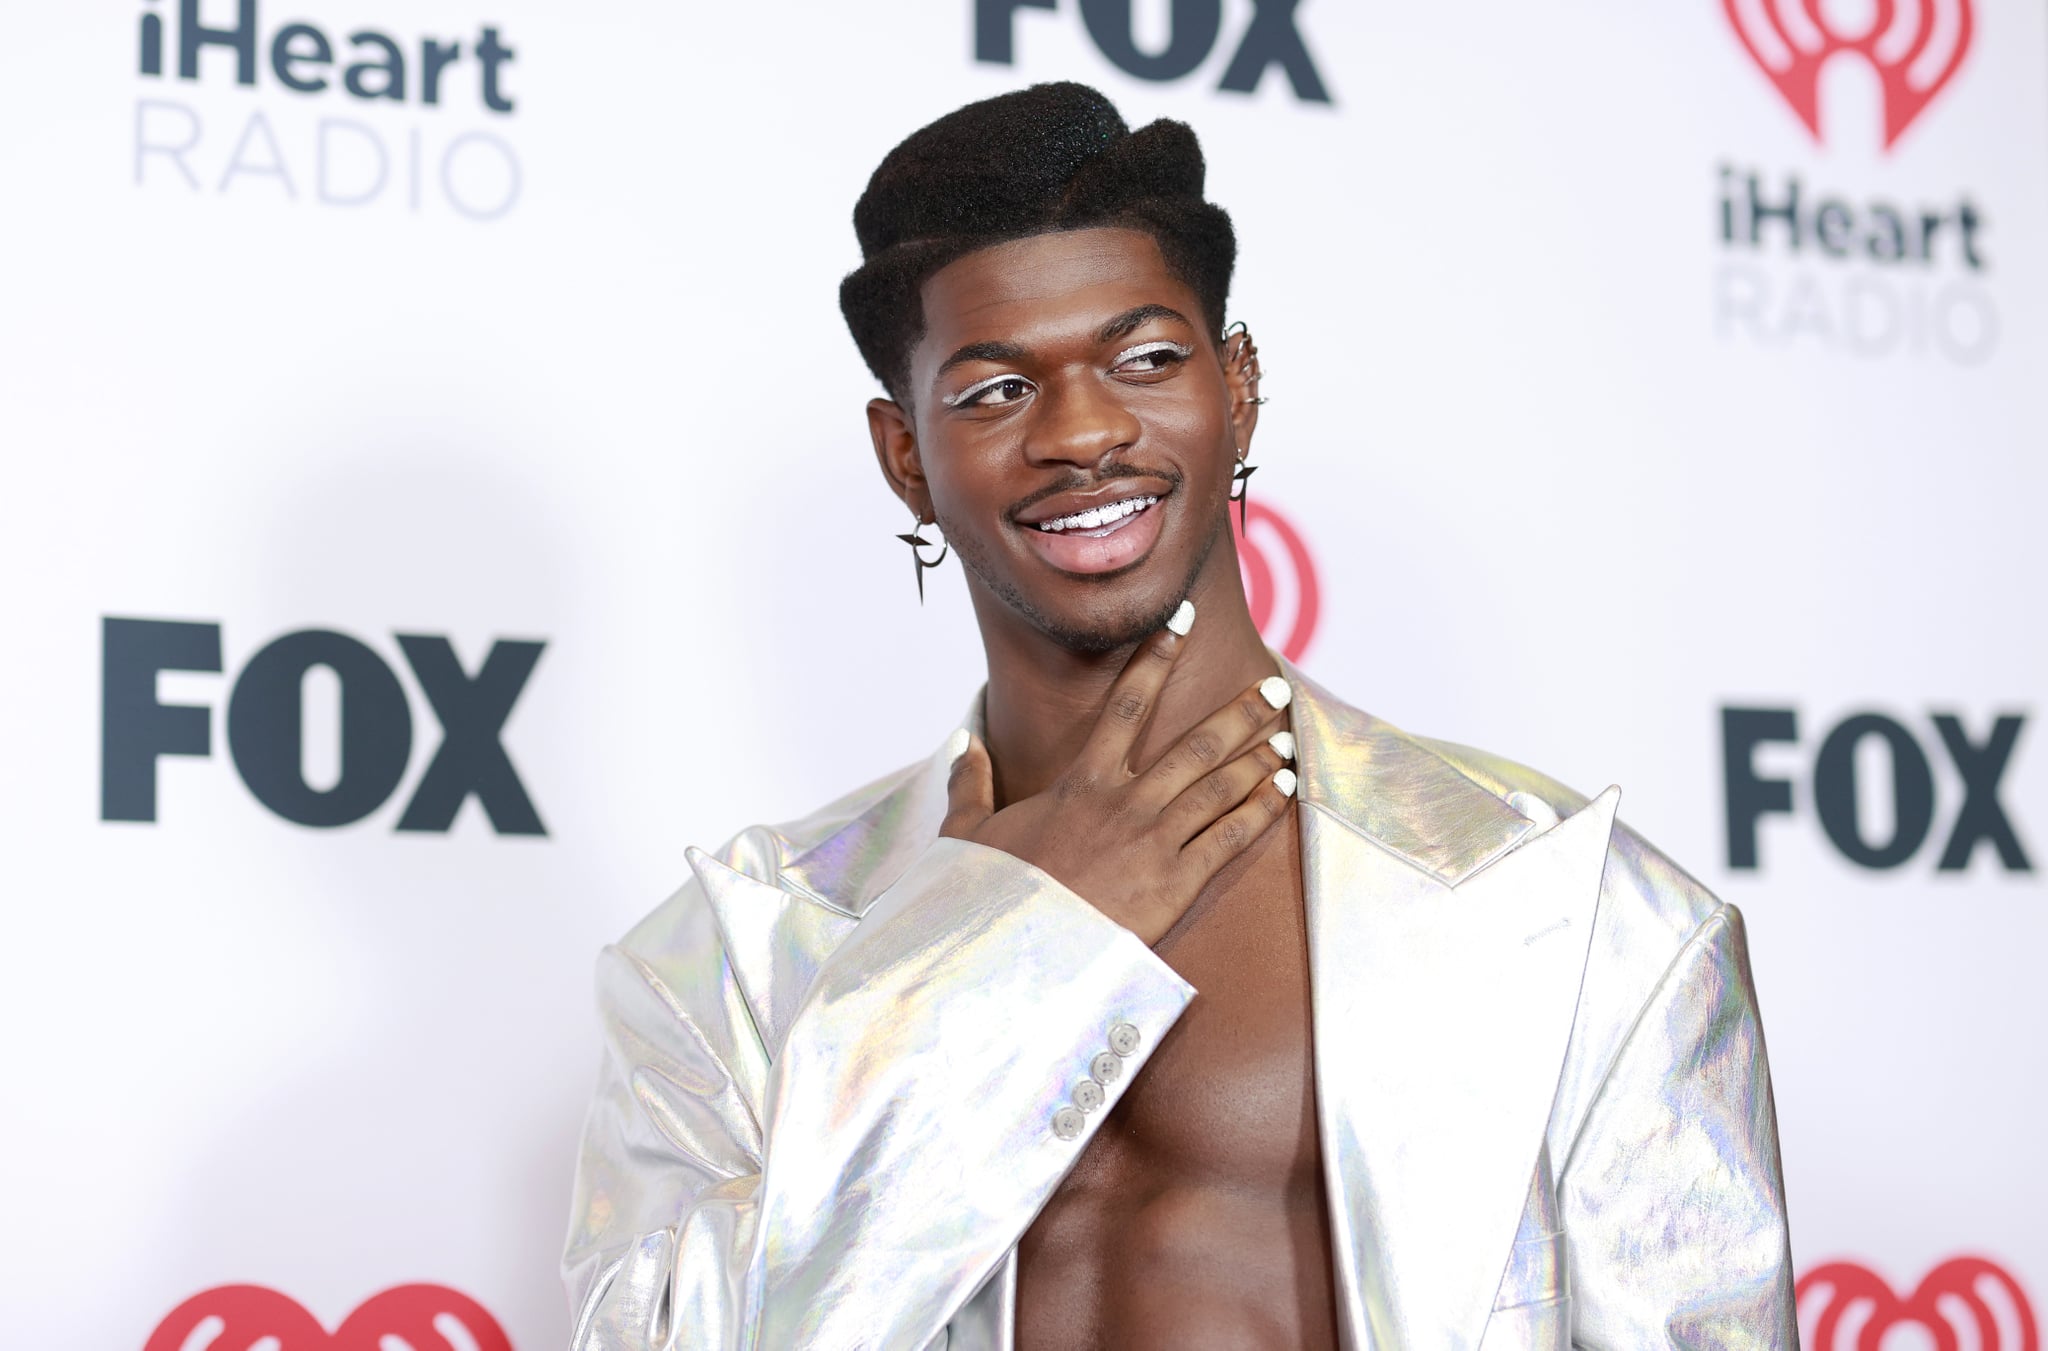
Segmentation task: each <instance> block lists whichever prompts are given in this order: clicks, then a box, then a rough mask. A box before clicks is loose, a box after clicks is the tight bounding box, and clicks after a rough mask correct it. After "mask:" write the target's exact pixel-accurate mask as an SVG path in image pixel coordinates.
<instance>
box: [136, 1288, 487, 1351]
mask: <svg viewBox="0 0 2048 1351" xmlns="http://www.w3.org/2000/svg"><path fill="white" fill-rule="evenodd" d="M209 1323H211V1324H212V1326H211V1327H210V1328H209V1327H207V1326H205V1325H207V1324H209ZM195 1333H197V1334H198V1338H197V1340H194V1334H195ZM387 1336H395V1337H399V1338H402V1339H404V1341H405V1343H406V1344H407V1345H408V1346H410V1347H412V1348H413V1351H512V1339H511V1338H509V1337H507V1336H506V1335H505V1330H504V1329H503V1328H501V1327H499V1326H498V1320H497V1319H495V1318H493V1317H491V1314H490V1311H489V1310H488V1309H486V1308H484V1306H483V1305H481V1304H479V1303H477V1302H476V1301H475V1300H473V1299H471V1298H470V1297H469V1296H468V1295H465V1294H463V1293H462V1292H461V1291H459V1290H450V1289H449V1288H448V1287H447V1286H445V1285H398V1286H393V1287H392V1288H391V1289H389V1290H386V1291H384V1292H383V1293H381V1294H376V1295H372V1296H370V1297H369V1298H368V1299H366V1300H364V1301H363V1302H362V1303H361V1304H358V1305H357V1306H356V1308H355V1312H354V1313H351V1314H350V1315H349V1316H348V1317H347V1318H344V1319H343V1320H342V1321H341V1326H340V1327H338V1328H336V1329H335V1330H334V1331H333V1333H331V1334H330V1333H329V1332H328V1331H327V1329H326V1328H323V1327H321V1326H320V1320H319V1319H317V1318H315V1317H313V1315H312V1314H310V1313H307V1312H306V1308H305V1306H304V1305H303V1304H300V1303H299V1302H298V1301H297V1300H295V1299H293V1298H292V1297H291V1296H290V1295H286V1294H281V1293H279V1292H278V1291H276V1290H271V1289H269V1288H267V1287H265V1286H261V1285H217V1286H215V1287H214V1288H213V1289H211V1290H202V1291H200V1292H199V1293H198V1294H196V1295H194V1296H192V1298H190V1299H188V1300H186V1301H185V1302H184V1303H183V1304H180V1305H179V1306H178V1307H177V1308H175V1309H173V1310H171V1311H170V1312H169V1313H168V1314H165V1315H164V1320H163V1321H162V1322H161V1323H158V1324H157V1325H156V1331H154V1332H152V1333H150V1334H149V1340H148V1341H147V1342H145V1343H143V1347H142V1351H249V1348H250V1347H251V1346H253V1345H255V1344H256V1343H257V1342H258V1341H261V1340H262V1339H263V1338H265V1337H274V1338H276V1339H277V1348H278V1351H380V1347H379V1343H380V1342H381V1341H382V1339H383V1338H385V1337H387Z"/></svg>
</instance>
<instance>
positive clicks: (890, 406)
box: [868, 399, 932, 521]
mask: <svg viewBox="0 0 2048 1351" xmlns="http://www.w3.org/2000/svg"><path fill="white" fill-rule="evenodd" d="M868 435H869V436H871V437H873V438H874V442H875V462H876V463H877V464H879V465H881V466H882V477H883V478H885V479H887V480H889V491H890V492H893V493H895V494H896V496H897V497H899V498H901V499H902V501H903V505H904V506H906V507H909V508H910V509H911V511H912V512H914V513H915V514H916V516H917V519H918V520H920V521H922V520H924V518H925V517H927V516H929V515H930V514H931V504H932V495H931V489H930V488H929V487H927V486H926V484H925V481H924V461H923V460H922V459H921V458H920V457H919V456H918V453H917V431H916V429H915V428H913V427H912V426H911V425H910V415H909V414H908V413H906V412H904V411H903V408H902V405H900V404H898V403H897V402H896V401H895V400H893V399H869V400H868Z"/></svg>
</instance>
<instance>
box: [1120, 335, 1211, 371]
mask: <svg viewBox="0 0 2048 1351" xmlns="http://www.w3.org/2000/svg"><path fill="white" fill-rule="evenodd" d="M1154 352H1171V353H1173V354H1174V355H1175V356H1177V357H1180V358H1181V359H1182V360H1186V359H1187V358H1188V357H1191V356H1193V355H1194V354H1195V349H1194V348H1192V347H1190V346H1188V345H1187V344H1186V343H1182V342H1166V341H1163V340H1162V341H1160V342H1141V343H1139V344H1138V345H1137V346H1136V347H1126V348H1125V349H1124V350H1123V351H1121V352H1118V353H1117V354H1116V360H1115V361H1112V362H1110V363H1109V364H1110V366H1111V367H1112V368H1114V367H1117V366H1121V365H1123V364H1124V363H1125V362H1126V361H1135V360H1137V359H1138V358H1139V357H1146V356H1151V355H1152V354H1153V353H1154Z"/></svg>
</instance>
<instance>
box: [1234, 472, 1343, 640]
mask: <svg viewBox="0 0 2048 1351" xmlns="http://www.w3.org/2000/svg"><path fill="white" fill-rule="evenodd" d="M1240 522H1242V524H1241V523H1240ZM1247 530H1250V531H1252V532H1254V534H1247V533H1246V531H1247ZM1230 531H1231V534H1233V535H1234V536H1236V538H1237V564H1238V572H1239V573H1240V575H1242V576H1243V578H1244V594H1245V601H1246V603H1247V604H1248V605H1249V606H1250V607H1251V612H1252V626H1253V627H1254V628H1256V629H1258V631H1259V636H1260V637H1262V638H1264V639H1265V640H1266V641H1267V642H1269V643H1271V644H1272V645H1273V646H1275V647H1277V648H1279V649H1280V655H1281V656H1283V657H1285V658H1287V660H1289V661H1300V660H1301V654H1302V653H1304V652H1306V651H1308V642H1309V639H1311V638H1313V637H1315V632H1316V620H1317V618H1318V617H1319V614H1320V611H1321V609H1322V589H1321V587H1320V586H1318V585H1317V582H1316V563H1315V559H1314V558H1312V557H1310V556H1309V551H1308V545H1307V544H1306V543H1305V542H1304V541H1303V540H1302V538H1301V532H1300V531H1298V530H1296V529H1295V528H1294V525H1293V523H1292V522H1290V521H1289V520H1288V519H1287V518H1286V517H1285V516H1282V515H1281V514H1280V513H1279V512H1277V511H1275V510H1273V509H1272V508H1271V507H1269V506H1267V505H1265V504H1264V503H1263V502H1247V503H1246V504H1245V514H1244V516H1243V517H1242V518H1240V517H1239V516H1238V515H1237V513H1235V512H1232V513H1231V516H1230ZM1268 538H1271V539H1274V540H1277V541H1278V542H1279V545H1280V550H1279V553H1278V554H1277V555H1276V554H1274V553H1273V552H1272V551H1270V550H1269V549H1268V548H1267V547H1266V546H1265V544H1264V541H1265V540H1266V539H1268ZM1276 574H1277V575H1279V576H1281V577H1284V578H1287V579H1289V580H1291V581H1292V582H1293V584H1294V585H1293V590H1294V614H1293V615H1292V616H1291V618H1290V619H1289V621H1288V624H1287V628H1286V631H1285V632H1284V633H1283V632H1280V631H1279V623H1278V621H1277V620H1276V619H1275V616H1274V610H1275V609H1276V606H1275V604H1274V599H1275V593H1276V591H1277V587H1276V585H1275V582H1274V577H1275V575H1276Z"/></svg>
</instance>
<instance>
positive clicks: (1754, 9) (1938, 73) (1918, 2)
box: [1721, 0, 1975, 150]
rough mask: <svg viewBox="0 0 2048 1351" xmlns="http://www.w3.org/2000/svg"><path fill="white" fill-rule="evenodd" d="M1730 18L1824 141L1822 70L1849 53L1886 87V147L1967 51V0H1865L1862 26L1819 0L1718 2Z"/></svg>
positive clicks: (1970, 27) (1810, 128) (1758, 60)
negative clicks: (1832, 11) (1868, 66)
mask: <svg viewBox="0 0 2048 1351" xmlns="http://www.w3.org/2000/svg"><path fill="white" fill-rule="evenodd" d="M1721 5H1722V8H1723V9H1725V10H1727V12H1728V22H1729V24H1730V25H1732V26H1733V27H1734V29H1735V36H1736V37H1738V38H1740V39H1742V45H1743V47H1744V48H1745V49H1747V50H1748V52H1749V54H1750V57H1751V58H1752V59H1753V60H1755V62H1756V63H1757V65H1758V66H1760V67H1762V68H1763V72H1764V74H1765V75H1767V76H1769V77H1770V81H1771V83H1772V84H1774V85H1776V86H1777V87H1778V92H1779V93H1780V94H1783V95H1784V96H1785V102H1787V103H1789V104H1791V105H1792V111H1793V112H1795V113H1797V114H1799V120H1800V121H1801V122H1804V123H1805V124H1806V129H1807V130H1808V131H1810V132H1812V133H1813V139H1814V140H1816V141H1819V140H1822V139H1823V138H1822V136H1821V130H1820V73H1821V69H1822V68H1823V67H1824V66H1826V65H1827V63H1828V62H1829V60H1831V59H1832V58H1834V57H1836V56H1839V55H1841V54H1843V53H1845V52H1853V53H1855V54H1856V55H1858V56H1860V57H1862V58H1863V59H1864V60H1866V61H1868V62H1869V63H1870V64H1871V67H1872V68H1873V69H1874V70H1876V71H1877V76H1878V79H1879V81H1881V83H1882V85H1883V89H1884V146H1885V149H1887V150H1889V149H1891V148H1892V146H1893V144H1894V143H1895V142H1897V141H1898V139H1899V137H1900V136H1901V135H1902V134H1903V133H1904V132H1905V130H1906V128H1907V127H1909V126H1911V125H1912V123H1913V119H1915V118H1917V117H1918V116H1920V114H1921V112H1922V111H1923V110H1925V108H1926V107H1927V105H1928V104H1929V103H1931V102H1933V100H1934V96H1935V95H1936V94H1938V93H1940V92H1941V90H1942V87H1943V86H1944V85H1946V84H1947V83H1948V82H1949V80H1950V79H1952V78H1954V76H1955V73H1956V68H1957V67H1959V66H1961V65H1962V64H1963V56H1964V54H1965V53H1966V52H1968V51H1969V50H1970V35H1971V32H1972V31H1973V29H1974V27H1975V23H1974V18H1973V16H1972V14H1971V12H1970V5H1971V0H1865V6H1866V9H1867V10H1868V11H1869V22H1868V24H1867V25H1864V24H1857V25H1853V26H1852V25H1850V24H1848V23H1845V22H1844V21H1843V19H1842V18H1841V16H1839V15H1831V14H1830V13H1828V11H1829V10H1830V9H1831V8H1832V6H1830V5H1828V4H1826V3H1825V2H1824V0H1721Z"/></svg>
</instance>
